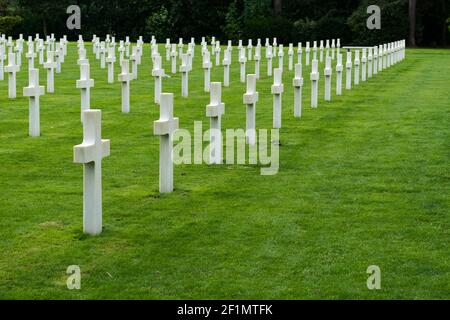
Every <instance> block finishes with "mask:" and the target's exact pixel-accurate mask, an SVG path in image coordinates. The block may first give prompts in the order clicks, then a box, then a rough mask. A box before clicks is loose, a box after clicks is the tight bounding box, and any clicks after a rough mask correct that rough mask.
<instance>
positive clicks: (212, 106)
mask: <svg viewBox="0 0 450 320" xmlns="http://www.w3.org/2000/svg"><path fill="white" fill-rule="evenodd" d="M210 91H211V94H210V103H209V104H208V105H207V106H206V116H207V117H208V118H209V119H210V120H209V123H210V131H209V132H210V135H209V141H210V145H209V159H208V160H209V163H210V164H222V131H221V128H222V126H221V118H222V115H223V114H224V113H225V104H224V103H223V102H222V84H221V83H220V82H213V83H211V90H210Z"/></svg>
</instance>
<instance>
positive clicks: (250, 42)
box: [247, 39, 253, 61]
mask: <svg viewBox="0 0 450 320" xmlns="http://www.w3.org/2000/svg"><path fill="white" fill-rule="evenodd" d="M247 51H248V57H247V60H248V61H252V59H253V54H252V51H253V44H252V39H248V45H247Z"/></svg>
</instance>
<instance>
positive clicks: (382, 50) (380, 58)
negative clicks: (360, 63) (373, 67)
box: [378, 45, 384, 72]
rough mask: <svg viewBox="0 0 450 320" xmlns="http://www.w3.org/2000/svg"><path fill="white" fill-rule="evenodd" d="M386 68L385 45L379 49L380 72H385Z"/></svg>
mask: <svg viewBox="0 0 450 320" xmlns="http://www.w3.org/2000/svg"><path fill="white" fill-rule="evenodd" d="M383 68H384V49H383V45H380V47H379V48H378V71H379V72H381V71H383Z"/></svg>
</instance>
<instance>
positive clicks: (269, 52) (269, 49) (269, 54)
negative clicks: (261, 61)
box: [266, 44, 273, 77]
mask: <svg viewBox="0 0 450 320" xmlns="http://www.w3.org/2000/svg"><path fill="white" fill-rule="evenodd" d="M272 58H273V53H272V46H271V45H270V44H269V45H268V46H267V47H266V59H267V76H269V77H271V76H272Z"/></svg>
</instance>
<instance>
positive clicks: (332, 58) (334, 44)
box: [331, 39, 336, 60]
mask: <svg viewBox="0 0 450 320" xmlns="http://www.w3.org/2000/svg"><path fill="white" fill-rule="evenodd" d="M335 49H336V40H335V39H331V60H334V50H335Z"/></svg>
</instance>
